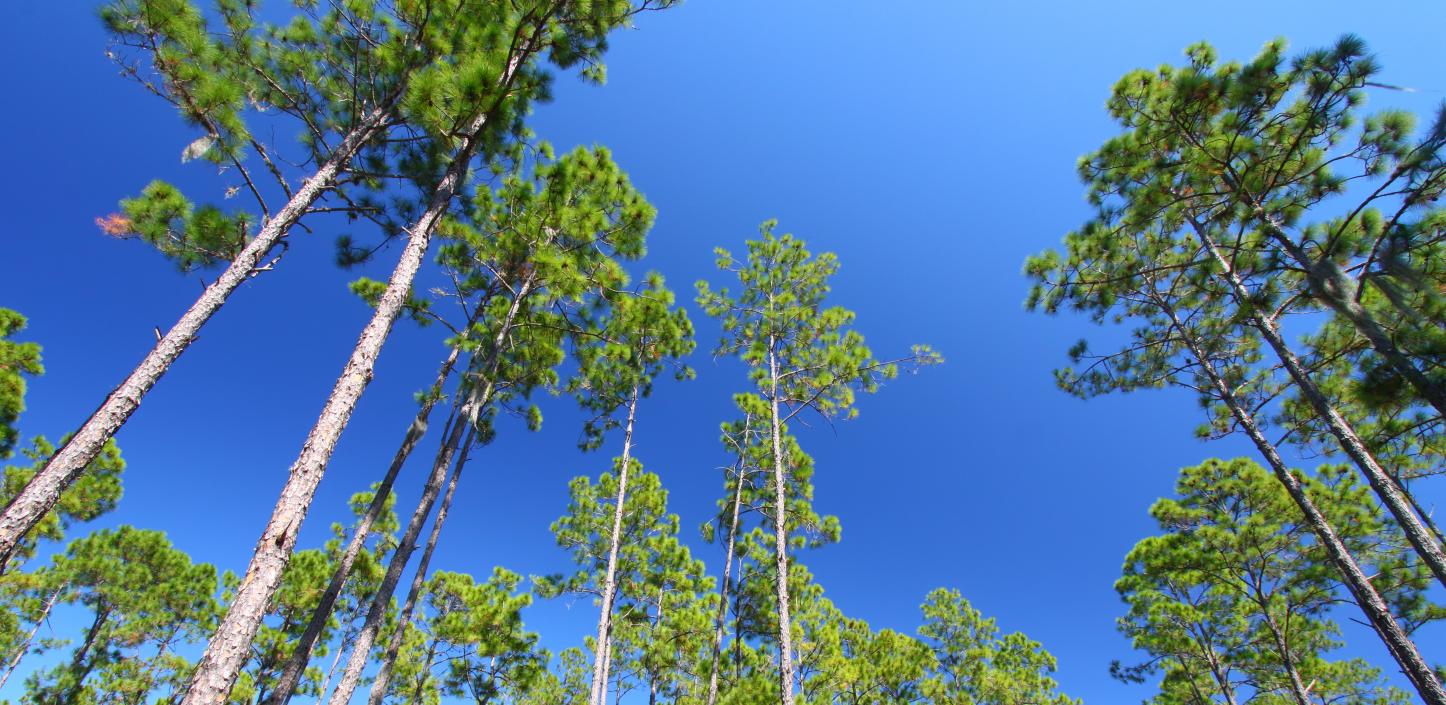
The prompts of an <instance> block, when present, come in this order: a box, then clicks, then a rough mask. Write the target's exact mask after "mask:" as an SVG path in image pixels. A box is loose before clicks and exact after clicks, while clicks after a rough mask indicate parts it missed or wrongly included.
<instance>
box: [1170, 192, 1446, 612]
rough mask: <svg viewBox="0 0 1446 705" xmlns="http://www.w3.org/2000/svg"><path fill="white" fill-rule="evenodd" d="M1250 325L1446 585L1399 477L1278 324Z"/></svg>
mask: <svg viewBox="0 0 1446 705" xmlns="http://www.w3.org/2000/svg"><path fill="white" fill-rule="evenodd" d="M1191 225H1193V226H1194V227H1195V231H1196V235H1197V236H1198V237H1199V238H1200V241H1201V243H1202V244H1203V245H1204V246H1205V248H1206V249H1207V250H1209V252H1210V256H1211V257H1212V258H1214V259H1215V261H1216V263H1217V264H1219V265H1220V267H1221V271H1220V274H1219V276H1220V277H1221V278H1222V279H1223V280H1224V281H1225V283H1226V284H1228V285H1229V286H1230V290H1231V293H1232V294H1233V295H1234V297H1235V299H1236V304H1237V305H1238V306H1244V305H1245V304H1246V302H1248V301H1249V300H1250V292H1249V291H1248V290H1246V288H1245V284H1244V283H1243V282H1242V281H1241V279H1240V275H1239V274H1237V273H1236V271H1235V269H1234V268H1233V267H1232V266H1231V263H1230V260H1229V258H1227V257H1225V254H1224V253H1223V252H1221V251H1220V248H1219V246H1217V245H1216V243H1215V241H1214V240H1213V239H1212V238H1211V237H1210V236H1209V235H1207V234H1206V231H1205V230H1204V229H1203V228H1201V227H1200V224H1199V223H1197V222H1195V220H1194V219H1193V218H1192V219H1191ZM1248 325H1250V326H1251V327H1252V328H1255V329H1256V330H1257V331H1259V332H1260V335H1261V337H1262V338H1264V339H1265V342H1266V344H1268V345H1269V346H1270V348H1271V349H1272V350H1273V351H1274V352H1275V355H1276V357H1277V358H1279V359H1280V362H1281V364H1282V365H1284V366H1285V369H1286V372H1287V373H1289V375H1290V377H1291V380H1292V381H1294V382H1295V385H1296V387H1297V388H1298V389H1300V392H1301V394H1302V395H1303V396H1304V397H1305V398H1306V401H1307V402H1309V403H1310V405H1311V408H1312V409H1314V410H1315V412H1316V414H1317V415H1318V416H1320V418H1321V420H1323V421H1325V423H1326V426H1327V427H1328V428H1329V429H1330V432H1331V435H1332V436H1334V437H1335V439H1336V441H1337V442H1338V443H1339V444H1340V447H1341V450H1342V451H1344V452H1345V454H1346V456H1347V457H1349V458H1350V459H1351V462H1353V463H1354V464H1355V465H1356V467H1357V468H1359V469H1360V471H1361V473H1362V474H1363V475H1365V476H1366V482H1368V483H1369V484H1370V485H1371V489H1373V490H1375V492H1376V495H1377V496H1378V497H1380V498H1381V503H1382V504H1384V505H1385V506H1386V508H1387V509H1388V510H1390V512H1391V515H1392V516H1394V517H1395V518H1396V522H1397V523H1398V524H1399V525H1400V527H1401V531H1402V532H1403V533H1405V534H1406V539H1407V540H1409V541H1410V542H1411V546H1412V547H1414V548H1415V549H1416V553H1417V554H1419V555H1420V556H1421V560H1422V561H1423V562H1424V563H1425V564H1426V565H1427V567H1429V568H1430V569H1431V572H1432V574H1434V575H1435V576H1436V580H1437V581H1438V582H1440V583H1441V584H1442V585H1446V553H1443V552H1442V549H1441V545H1440V544H1438V543H1436V541H1435V539H1434V538H1433V537H1432V536H1431V534H1430V532H1429V531H1428V530H1427V529H1426V527H1425V526H1424V525H1423V524H1422V523H1421V520H1420V518H1419V517H1417V516H1416V513H1415V512H1414V511H1412V509H1411V505H1410V503H1409V502H1407V501H1406V498H1405V497H1404V496H1402V493H1401V489H1400V487H1398V486H1397V485H1396V483H1395V481H1394V480H1393V479H1391V476H1390V475H1389V474H1387V473H1386V471H1385V470H1384V469H1382V468H1381V466H1380V464H1378V463H1377V462H1376V459H1375V457H1374V456H1372V455H1371V453H1370V451H1369V450H1368V449H1367V448H1366V446H1365V444H1364V443H1362V442H1361V439H1360V437H1358V436H1357V435H1356V432H1355V429H1354V428H1352V427H1351V425H1350V423H1349V422H1347V421H1346V420H1345V418H1344V417H1342V416H1341V415H1340V413H1339V412H1337V411H1336V409H1335V407H1334V406H1332V405H1331V403H1330V400H1329V399H1327V398H1326V396H1325V394H1324V393H1323V392H1321V390H1320V388H1319V387H1318V386H1316V384H1315V381H1314V380H1312V379H1311V378H1310V375H1309V374H1308V373H1307V372H1306V370H1305V367H1304V366H1302V365H1301V364H1300V360H1299V359H1297V358H1296V356H1295V353H1293V352H1292V351H1291V350H1290V348H1289V346H1287V345H1286V343H1285V339H1284V337H1282V336H1281V334H1280V330H1279V329H1278V328H1277V327H1276V325H1275V323H1274V322H1272V321H1267V320H1264V319H1263V318H1261V317H1260V316H1259V315H1257V314H1254V313H1252V314H1251V315H1250V317H1249V320H1248Z"/></svg>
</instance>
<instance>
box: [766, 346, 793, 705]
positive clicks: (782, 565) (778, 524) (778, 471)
mask: <svg viewBox="0 0 1446 705" xmlns="http://www.w3.org/2000/svg"><path fill="white" fill-rule="evenodd" d="M775 345H776V343H775V341H774V340H773V338H772V337H770V338H769V340H768V373H769V376H770V384H771V386H772V392H771V393H770V394H769V403H770V404H772V406H773V491H774V506H773V540H774V549H775V552H776V553H777V554H778V555H777V558H778V683H779V689H780V696H781V701H780V702H782V705H793V623H792V622H791V621H790V619H789V616H788V486H787V482H786V479H785V477H784V472H783V441H782V438H780V435H781V434H782V433H783V423H782V421H781V420H780V419H779V416H778V357H777V355H775V353H774V348H775Z"/></svg>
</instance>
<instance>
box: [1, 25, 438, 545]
mask: <svg viewBox="0 0 1446 705" xmlns="http://www.w3.org/2000/svg"><path fill="white" fill-rule="evenodd" d="M420 9H421V8H420V7H419V3H414V2H404V3H398V4H397V8H396V10H397V12H396V13H395V14H388V13H385V12H383V11H382V10H381V8H380V4H379V3H372V2H365V3H345V4H335V5H332V6H331V9H330V10H329V11H328V12H327V13H325V15H324V16H321V17H314V18H313V17H308V16H306V15H305V14H300V15H298V16H297V17H295V18H294V19H293V21H292V22H291V23H290V24H287V25H284V26H282V27H270V26H267V25H265V24H263V23H262V22H260V21H259V20H258V19H257V18H256V17H255V16H254V13H255V10H256V8H255V4H254V3H241V2H236V1H235V0H217V4H216V7H215V8H214V12H213V13H208V12H205V11H203V10H202V9H201V8H199V7H197V6H196V5H195V4H194V3H192V2H190V1H189V0H115V1H114V2H111V3H109V4H107V5H105V6H103V7H102V8H101V12H100V15H101V19H102V21H103V22H104V24H105V26H106V29H107V30H108V31H109V32H110V33H111V35H112V37H113V38H114V44H115V46H114V47H113V48H112V50H111V51H110V52H108V53H109V55H110V56H111V57H112V58H113V59H114V60H115V61H116V63H117V64H118V65H119V66H120V68H121V72H122V73H123V74H125V75H127V76H129V77H131V78H134V79H135V80H136V81H137V82H138V83H139V84H140V85H141V86H143V87H144V88H145V89H146V90H149V91H150V92H152V93H155V94H156V95H158V96H160V97H161V98H162V99H164V100H165V101H166V102H168V103H170V104H172V105H174V106H175V107H176V109H177V110H178V111H179V112H180V114H181V117H182V118H183V119H184V120H185V122H186V123H187V124H189V125H191V126H193V127H195V128H198V129H199V130H200V131H201V132H202V135H201V136H200V137H199V138H197V139H196V140H195V141H193V142H192V143H191V144H189V145H188V146H187V147H186V149H185V150H184V151H183V154H182V159H183V160H189V159H203V160H204V161H205V162H208V163H213V164H216V165H218V166H223V167H225V168H226V169H228V170H230V173H232V174H235V175H236V179H237V182H235V183H232V184H231V186H230V187H229V188H228V189H227V192H228V194H229V193H235V192H237V191H240V190H241V189H242V188H243V187H244V189H245V191H246V192H247V193H249V194H250V195H251V196H252V197H253V199H254V201H255V205H256V208H257V210H258V211H259V214H257V215H252V214H248V213H246V212H245V211H240V210H237V211H235V212H227V211H226V210H224V209H222V208H220V207H217V206H211V205H206V206H201V207H199V208H197V207H196V206H195V205H194V204H193V203H192V202H191V201H190V200H189V199H187V198H186V197H185V196H184V195H183V194H182V193H181V192H180V191H179V190H178V189H177V188H175V187H174V186H171V185H170V184H167V183H165V182H163V181H155V182H152V183H151V184H150V185H149V186H147V187H146V188H145V189H144V190H143V191H142V193H141V194H140V195H139V196H137V197H136V198H132V199H127V200H125V201H123V202H122V204H121V205H122V209H121V210H122V212H121V213H117V214H113V215H111V216H108V217H106V218H104V219H101V220H99V221H98V224H99V225H100V226H101V228H102V230H103V231H104V232H106V233H108V234H110V235H114V236H118V237H136V238H139V239H142V240H145V241H146V242H148V243H150V244H151V245H153V246H155V247H156V248H157V249H158V250H160V251H161V252H162V253H163V254H165V255H166V256H167V257H169V258H171V259H173V260H174V261H175V262H176V263H177V265H178V266H179V267H180V268H181V269H182V270H191V269H196V268H200V267H206V266H216V265H223V264H224V265H225V269H224V271H222V272H221V273H220V274H219V275H218V276H217V277H216V279H215V280H214V281H212V282H211V283H210V284H208V285H206V287H205V289H204V291H203V292H202V293H201V295H200V296H199V297H198V298H197V299H196V301H195V302H194V303H193V304H192V305H191V306H190V307H189V308H188V309H187V310H186V312H185V313H184V314H182V316H181V318H180V319H179V320H178V321H177V322H176V323H175V324H174V325H173V326H172V327H171V328H170V330H168V331H167V332H166V333H165V335H163V336H161V337H160V338H159V339H158V340H157V341H156V344H155V346H154V347H153V348H151V350H150V352H148V353H147V354H146V356H145V357H144V358H143V359H142V360H141V362H140V364H138V365H137V366H136V367H135V369H133V370H132V371H131V373H130V374H129V375H128V376H127V377H126V379H125V380H123V381H122V382H121V383H120V385H119V386H117V387H116V388H115V390H114V391H112V392H111V393H110V394H109V395H108V396H107V397H106V399H105V401H104V402H103V403H102V404H101V405H100V407H99V408H97V409H96V410H95V411H94V412H92V413H91V414H90V416H89V417H88V418H87V419H86V420H85V422H84V423H83V424H81V426H80V428H79V429H78V430H77V431H76V432H75V433H74V434H73V435H71V436H69V440H68V441H67V442H66V443H65V444H64V445H63V446H62V447H61V448H60V450H59V451H58V452H57V453H56V454H55V456H54V457H53V458H51V459H50V460H49V462H47V463H46V465H45V467H44V468H43V469H42V470H41V471H40V472H39V473H37V474H36V475H35V477H34V479H32V480H31V482H30V483H29V484H28V485H27V486H26V488H25V490H24V492H22V493H20V494H18V495H16V496H14V497H12V498H10V500H9V502H8V503H7V504H6V507H5V511H4V513H3V514H0V560H3V558H4V557H6V556H8V555H9V554H10V553H11V552H12V551H13V550H14V546H15V544H16V542H17V541H19V538H20V536H22V535H24V534H25V532H26V531H28V530H29V529H30V527H31V526H33V525H34V524H35V522H37V521H39V520H40V517H41V516H43V515H44V513H45V511H46V509H48V508H49V507H50V506H51V505H52V504H54V503H55V501H56V500H57V498H58V497H59V496H60V493H61V492H62V491H63V490H64V489H65V487H66V486H68V485H69V484H70V483H71V482H74V481H75V479H76V478H77V477H79V476H80V475H81V474H82V473H84V472H85V469H86V467H87V466H88V465H89V464H90V463H91V461H93V460H94V459H95V458H96V457H97V456H98V455H99V454H100V453H101V451H102V449H103V448H104V446H105V443H106V441H108V440H109V439H110V438H111V437H112V436H113V435H115V433H116V431H118V430H119V429H120V427H121V426H122V425H124V424H125V423H126V421H127V420H128V419H129V418H130V416H131V414H132V413H134V412H135V410H136V409H137V408H138V407H139V406H140V404H141V400H142V399H144V398H145V396H146V394H147V393H148V392H149V391H150V390H151V388H152V387H154V386H155V385H156V383H157V382H159V381H160V378H161V377H162V375H164V374H165V373H166V371H167V370H168V369H169V368H170V366H171V365H172V364H173V363H174V362H175V361H176V360H177V359H178V358H179V357H180V356H181V354H182V353H184V352H185V350H186V349H187V348H188V347H189V346H190V345H191V343H193V342H194V341H195V340H196V337H197V335H198V334H199V332H200V330H201V328H202V327H203V326H204V325H205V324H206V322H207V321H208V320H210V318H211V317H212V316H213V315H215V314H216V313H217V312H218V311H220V309H221V308H222V306H224V305H225V303H226V301H227V300H228V299H229V298H230V297H231V295H232V294H234V293H235V292H236V291H237V290H238V289H239V288H240V287H241V285H242V284H244V283H245V282H247V281H249V280H250V279H252V278H253V277H255V276H257V275H259V274H261V273H262V272H264V271H267V270H269V269H270V268H271V267H272V266H274V265H275V263H276V259H277V258H279V256H280V254H284V253H285V251H286V249H287V248H288V243H287V236H288V234H289V233H290V231H291V229H292V228H293V227H294V226H296V225H297V224H298V223H299V222H300V221H301V220H302V218H304V217H305V216H307V215H309V214H312V213H315V212H318V211H326V210H337V209H341V210H346V209H348V208H350V206H352V205H357V203H356V202H355V201H353V200H352V199H349V198H347V197H345V196H344V195H342V196H341V197H340V198H337V199H330V198H329V196H331V195H333V194H337V193H340V191H339V189H340V188H341V183H340V182H341V181H342V180H344V179H345V178H346V177H347V176H348V173H349V172H348V169H349V167H350V166H351V164H352V161H353V159H355V158H356V157H357V156H358V155H359V154H360V153H361V152H362V151H363V150H364V149H365V148H367V147H368V145H369V144H372V143H374V141H375V140H377V139H378V138H380V137H382V136H383V135H384V134H385V133H386V132H387V131H388V130H389V129H391V128H392V127H393V126H394V125H395V124H396V123H397V122H398V118H399V115H398V109H399V106H400V102H401V99H402V96H403V95H404V94H405V93H406V91H407V80H408V78H409V76H410V74H411V72H412V71H414V70H416V69H418V68H420V67H421V66H424V65H426V64H427V63H428V62H430V61H433V60H434V59H436V58H437V57H438V56H439V55H440V54H441V53H442V52H445V51H446V50H447V49H448V47H447V46H446V45H443V44H439V43H437V42H436V41H434V39H435V37H437V35H438V34H439V33H438V32H437V31H435V29H433V28H430V27H429V25H430V24H433V23H434V20H431V19H429V18H430V17H431V16H430V15H429V14H427V13H425V12H421V11H420ZM217 24H219V26H217ZM298 66H307V67H309V70H308V71H306V72H298V71H297V70H296V67H298ZM358 66H366V67H367V69H368V70H367V71H366V72H365V74H366V76H367V78H366V79H364V80H362V79H359V78H358V74H357V73H356V72H355V71H354V69H355V68H356V67H358ZM250 106H254V107H255V108H256V109H257V111H256V112H255V113H252V112H250V111H248V107H250ZM257 113H259V114H263V115H266V114H269V115H274V116H284V118H285V120H284V121H283V120H281V119H280V118H277V120H276V122H274V123H272V124H270V125H267V127H272V128H279V129H285V130H294V129H300V130H301V132H302V136H303V140H302V142H303V144H304V145H305V149H306V152H307V154H306V159H301V158H299V157H288V158H283V157H282V156H281V155H280V154H277V153H275V151H274V150H278V149H279V148H277V147H276V146H275V145H273V146H272V147H271V148H268V147H267V146H266V145H265V144H264V143H263V141H262V140H260V139H259V138H258V137H257V136H256V135H257V134H258V131H257V130H254V129H252V127H251V126H250V125H249V124H248V120H249V119H250V118H253V117H256V115H257ZM287 121H289V122H287ZM248 157H249V158H248ZM287 159H296V161H305V162H309V163H310V164H311V165H313V166H314V168H313V169H312V170H311V171H310V172H303V173H300V174H287V173H285V172H284V171H283V170H282V168H281V166H279V165H281V164H284V163H285V162H286V161H287ZM254 162H260V164H256V163H254ZM263 165H264V167H263ZM268 180H269V181H271V182H272V183H271V184H270V186H269V187H268V185H267V183H266V182H267V181H268ZM358 180H362V181H364V179H358ZM293 181H299V182H300V183H298V184H296V185H295V186H293V185H292V184H293ZM277 193H279V194H280V195H281V196H282V197H284V198H285V203H284V204H283V205H281V206H280V207H279V208H277V209H276V210H275V212H272V211H271V209H270V207H269V205H268V200H267V198H268V197H267V194H271V195H272V196H274V195H276V194H277ZM330 200H334V201H336V203H334V204H332V203H329V201H330ZM353 213H355V211H353ZM257 225H259V227H257V228H256V230H255V233H254V234H252V233H251V232H250V231H251V229H252V228H253V227H254V226H257ZM267 257H272V259H271V260H270V261H269V262H267V263H266V264H263V261H266V259H267ZM3 569H4V568H3V565H0V571H3Z"/></svg>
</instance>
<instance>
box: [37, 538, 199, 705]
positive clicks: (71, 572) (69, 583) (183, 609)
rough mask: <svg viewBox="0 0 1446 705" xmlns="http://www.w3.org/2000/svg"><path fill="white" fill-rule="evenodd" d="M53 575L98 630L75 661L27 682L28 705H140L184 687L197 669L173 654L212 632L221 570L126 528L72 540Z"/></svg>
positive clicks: (76, 653)
mask: <svg viewBox="0 0 1446 705" xmlns="http://www.w3.org/2000/svg"><path fill="white" fill-rule="evenodd" d="M51 570H52V571H53V572H54V575H53V580H54V581H55V584H57V585H62V586H64V587H63V588H62V589H63V591H64V592H63V593H62V594H63V598H62V599H63V601H64V602H67V603H76V604H80V605H83V606H84V607H85V608H86V609H87V610H88V611H89V612H90V615H91V622H90V626H89V627H88V629H87V630H86V633H85V636H84V638H83V640H82V641H81V642H80V643H79V644H78V645H77V646H76V647H75V649H74V650H73V651H72V653H71V657H70V659H69V661H68V662H66V663H61V664H59V665H57V666H55V667H54V668H51V669H49V670H48V671H45V672H38V673H34V674H32V675H31V676H30V678H29V679H27V680H26V684H25V687H26V692H25V696H24V698H23V699H22V702H25V703H33V704H35V705H42V704H43V705H49V704H51V703H55V704H57V705H58V704H59V703H91V702H94V703H101V702H136V701H138V700H143V699H144V698H145V697H146V696H147V694H149V693H151V692H152V691H153V690H157V689H161V690H169V691H171V692H174V691H175V690H176V689H177V688H179V687H182V686H184V683H185V679H186V678H187V677H189V670H190V664H189V662H188V661H187V660H186V659H185V658H184V657H182V656H180V655H178V654H177V653H176V650H177V648H178V647H181V646H183V645H186V644H189V643H194V642H195V641H197V640H199V639H201V638H203V637H205V636H206V635H207V634H209V633H210V630H211V629H212V628H214V626H215V623H216V618H217V612H218V605H217V604H216V600H215V593H216V569H215V568H213V567H211V566H210V565H206V564H193V563H192V562H191V560H190V558H189V557H187V556H186V554H185V553H183V552H181V551H179V550H177V549H175V548H174V547H172V546H171V543H170V541H169V540H167V539H166V537H165V535H164V534H162V533H160V532H157V531H148V530H143V529H135V528H132V527H129V526H122V527H120V528H118V529H114V530H111V529H107V530H103V531H98V532H96V533H94V534H91V535H90V536H87V537H86V538H83V539H80V540H77V541H75V542H73V543H72V544H71V545H70V547H69V548H68V549H67V550H66V552H65V553H64V554H62V555H58V556H56V557H55V561H54V566H53V568H52V569H51ZM108 698H114V700H110V699H108Z"/></svg>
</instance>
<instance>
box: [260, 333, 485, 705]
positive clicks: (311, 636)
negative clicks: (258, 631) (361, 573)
mask: <svg viewBox="0 0 1446 705" xmlns="http://www.w3.org/2000/svg"><path fill="white" fill-rule="evenodd" d="M460 354H461V349H460V348H457V347H454V348H452V352H451V354H449V355H448V356H447V359H446V361H445V362H443V363H442V368H441V370H439V371H438V372H437V379H436V381H435V382H433V384H432V387H431V390H432V392H431V393H429V394H428V396H427V399H426V401H424V402H422V407H421V408H420V409H418V410H417V416H416V418H414V419H412V423H411V425H409V426H408V427H407V432H406V433H405V434H404V435H403V436H402V444H401V446H399V447H398V448H397V452H396V455H394V456H393V457H392V464H391V465H390V466H389V467H388V468H387V473H386V475H385V476H383V477H382V481H381V484H380V485H378V486H377V489H376V492H375V494H374V495H373V497H372V502H371V504H370V505H368V506H367V511H366V514H364V515H362V518H361V520H360V521H359V522H357V525H356V528H355V529H354V530H353V533H352V536H351V540H350V541H348V542H347V545H346V550H345V551H344V552H343V553H342V555H341V558H340V560H338V561H337V565H336V569H335V570H334V571H333V572H332V575H331V582H330V583H328V584H327V586H326V591H325V592H323V593H322V595H321V600H320V601H319V602H318V603H317V606H316V610H315V611H313V612H312V615H311V621H310V622H308V623H307V625H306V631H305V632H303V633H302V635H301V640H300V641H299V642H297V645H296V648H295V650H293V651H292V654H291V658H290V659H288V660H287V662H286V665H285V666H284V667H283V668H282V671H281V676H280V677H279V678H278V679H277V683H276V687H275V689H273V690H272V692H271V695H270V696H269V697H267V699H266V703H267V704H268V705H284V704H285V703H286V702H288V701H289V700H291V694H292V693H293V692H295V690H296V686H297V684H298V683H300V682H301V676H302V675H303V674H304V673H305V671H306V664H307V663H308V662H309V661H310V660H311V652H312V649H314V648H316V641H317V639H319V638H321V634H322V632H323V631H325V630H326V623H327V622H328V621H329V620H330V619H331V613H332V610H334V609H335V608H336V602H337V600H338V599H340V598H341V591H342V589H343V588H344V587H345V586H346V581H347V579H348V578H350V577H351V570H352V566H353V565H354V564H355V563H356V559H357V556H358V555H360V554H361V551H362V548H363V547H364V545H365V544H366V538H367V536H368V535H369V534H370V533H371V528H372V524H374V523H375V522H376V520H377V519H378V518H379V517H380V516H381V514H382V511H383V509H385V508H386V503H387V498H388V497H390V496H391V493H392V485H394V484H395V483H396V480H397V475H398V474H400V473H401V471H402V466H403V465H405V464H406V462H407V458H409V457H411V455H412V450H413V449H415V448H416V447H417V443H418V442H420V441H421V440H422V436H424V435H426V433H427V420H428V419H429V418H430V417H431V415H432V408H433V407H434V406H436V402H437V392H440V390H441V389H442V387H443V386H445V385H446V383H447V378H448V377H450V376H451V374H452V368H453V366H454V365H456V363H457V358H458V356H459V355H460ZM323 690H325V689H323Z"/></svg>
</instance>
